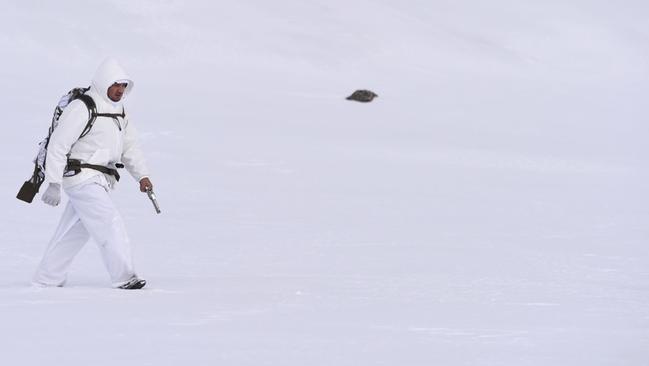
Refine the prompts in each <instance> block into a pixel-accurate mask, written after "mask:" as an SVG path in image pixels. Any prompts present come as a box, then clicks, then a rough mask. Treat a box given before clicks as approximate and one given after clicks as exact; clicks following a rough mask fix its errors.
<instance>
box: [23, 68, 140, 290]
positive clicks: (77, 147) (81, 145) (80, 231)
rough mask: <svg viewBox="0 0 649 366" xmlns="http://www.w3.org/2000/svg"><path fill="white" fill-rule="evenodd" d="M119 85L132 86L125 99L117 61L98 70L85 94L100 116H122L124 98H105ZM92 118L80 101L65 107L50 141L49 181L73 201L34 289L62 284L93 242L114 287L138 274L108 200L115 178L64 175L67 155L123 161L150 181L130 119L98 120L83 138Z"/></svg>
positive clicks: (97, 161)
mask: <svg viewBox="0 0 649 366" xmlns="http://www.w3.org/2000/svg"><path fill="white" fill-rule="evenodd" d="M117 81H119V82H120V83H122V82H127V83H128V86H127V88H126V90H125V93H124V97H125V96H126V94H128V92H130V90H131V89H132V88H133V81H132V80H131V78H130V77H129V76H128V75H127V74H126V73H125V72H124V70H123V69H122V68H121V67H120V65H119V64H118V63H117V61H115V60H114V59H107V60H106V61H104V63H102V64H101V65H100V66H99V68H98V70H97V73H96V74H95V77H94V78H93V80H92V85H91V88H90V90H89V91H88V93H87V94H88V95H90V96H91V97H92V99H93V100H94V101H95V103H96V104H97V113H116V114H120V113H122V110H123V105H122V101H123V99H124V97H122V100H120V101H119V102H113V101H112V100H111V99H110V98H109V97H108V94H107V92H108V88H109V87H110V86H111V85H113V83H115V82H117ZM88 118H89V113H88V108H87V107H86V105H85V104H84V103H83V102H82V101H81V100H75V101H73V102H72V103H70V105H69V106H68V107H67V108H65V109H64V111H63V115H62V116H61V118H60V120H59V125H58V127H57V128H56V129H55V130H54V132H53V133H52V136H51V138H50V142H49V145H48V148H47V164H46V172H45V174H46V175H45V177H46V180H47V181H49V182H50V183H58V184H61V185H62V187H63V190H64V191H65V193H66V194H67V196H68V197H69V201H68V203H67V206H66V208H65V211H64V212H63V216H62V217H61V221H60V223H59V225H58V228H57V229H56V232H55V233H54V236H53V237H52V240H51V241H50V243H49V246H48V248H47V250H46V252H45V254H44V256H43V259H42V261H41V263H40V265H39V267H38V269H37V271H36V274H35V275H34V279H33V282H34V284H36V285H40V286H63V284H64V283H65V281H66V278H67V272H68V269H69V267H70V264H71V263H72V260H73V259H74V257H75V256H76V255H77V254H78V253H79V251H80V250H81V248H83V246H84V245H85V244H86V242H87V241H88V240H89V239H90V238H92V239H93V240H94V241H95V242H96V243H97V244H98V245H99V249H100V252H101V255H102V258H103V261H104V264H105V266H106V269H107V270H108V273H109V275H110V279H111V282H112V285H113V286H114V287H119V286H121V285H123V284H125V283H126V282H128V281H129V279H131V278H133V277H134V276H135V270H134V268H133V260H132V255H131V245H130V242H129V239H128V235H127V233H126V229H125V226H124V221H123V219H122V217H121V215H120V214H119V212H118V211H117V209H116V207H115V205H114V203H113V201H112V200H111V198H110V196H109V190H110V189H112V187H113V185H114V184H115V179H114V178H113V177H112V176H109V175H105V174H103V173H101V172H99V171H97V170H93V169H82V170H81V172H80V173H79V174H77V175H74V176H71V177H64V171H65V166H66V164H67V159H68V154H69V156H70V158H71V159H78V160H80V161H81V162H82V163H89V164H95V165H103V166H106V167H114V165H115V163H118V162H122V163H123V164H124V167H125V168H126V170H127V171H128V172H129V173H130V174H131V175H132V176H133V177H134V178H135V179H136V180H137V181H140V180H141V179H143V178H146V177H148V175H149V174H148V168H147V167H146V163H145V161H144V158H143V156H142V153H141V151H140V149H139V148H138V146H137V141H136V130H135V127H134V126H133V124H132V123H129V121H128V117H126V118H121V117H120V118H117V119H113V118H110V117H97V119H96V121H95V123H94V125H93V127H92V129H91V130H90V132H89V133H88V134H87V135H86V136H84V137H83V138H81V139H79V135H80V134H81V132H82V131H83V129H84V127H85V126H86V123H87V121H88Z"/></svg>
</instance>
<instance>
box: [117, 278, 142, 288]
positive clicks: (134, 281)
mask: <svg viewBox="0 0 649 366" xmlns="http://www.w3.org/2000/svg"><path fill="white" fill-rule="evenodd" d="M145 285H146V281H145V280H143V279H140V278H137V277H133V278H131V279H130V280H128V282H126V283H125V284H123V285H121V286H119V287H117V288H120V289H122V290H139V289H141V288H142V287H144V286H145Z"/></svg>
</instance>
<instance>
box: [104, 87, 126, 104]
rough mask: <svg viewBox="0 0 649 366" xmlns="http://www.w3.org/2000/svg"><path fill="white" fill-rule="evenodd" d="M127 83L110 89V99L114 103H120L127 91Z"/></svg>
mask: <svg viewBox="0 0 649 366" xmlns="http://www.w3.org/2000/svg"><path fill="white" fill-rule="evenodd" d="M127 85H128V84H127V83H121V84H117V83H115V84H113V85H111V86H110V88H108V98H110V100H112V101H113V102H119V101H120V100H121V99H122V97H123V96H124V91H125V90H126V86H127Z"/></svg>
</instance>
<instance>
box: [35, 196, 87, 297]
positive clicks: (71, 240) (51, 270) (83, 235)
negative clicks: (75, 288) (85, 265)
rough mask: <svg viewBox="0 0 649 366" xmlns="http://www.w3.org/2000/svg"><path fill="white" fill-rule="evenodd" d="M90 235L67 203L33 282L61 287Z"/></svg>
mask: <svg viewBox="0 0 649 366" xmlns="http://www.w3.org/2000/svg"><path fill="white" fill-rule="evenodd" d="M89 238H90V235H89V234H88V231H87V230H86V228H85V227H84V226H83V224H82V223H81V221H80V220H79V216H78V215H77V213H76V212H75V210H74V207H73V206H72V204H71V203H70V202H68V204H67V206H66V207H65V211H64V212H63V215H62V216H61V221H60V222H59V226H58V228H57V229H56V232H55V233H54V236H53V237H52V240H51V241H50V244H49V245H48V247H47V250H46V251H45V254H44V255H43V259H42V260H41V263H40V265H39V266H38V269H37V270H36V274H35V275H34V279H33V282H34V284H36V285H40V286H63V284H64V283H65V280H66V279H67V273H68V268H69V267H70V264H71V263H72V260H73V259H74V257H75V256H76V255H77V254H78V253H79V251H80V250H81V248H83V246H84V245H85V244H86V242H87V241H88V239H89Z"/></svg>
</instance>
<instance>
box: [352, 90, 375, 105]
mask: <svg viewBox="0 0 649 366" xmlns="http://www.w3.org/2000/svg"><path fill="white" fill-rule="evenodd" d="M376 97H378V95H377V94H376V93H374V92H373V91H370V90H357V91H355V92H354V93H352V95H350V96H348V97H347V100H355V101H357V102H363V103H367V102H371V101H372V100H373V99H374V98H376Z"/></svg>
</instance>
